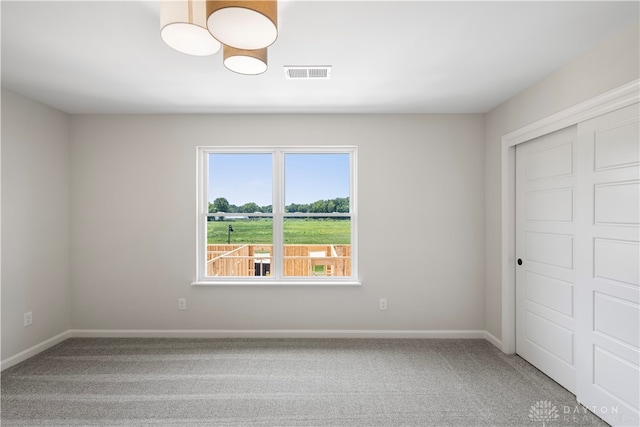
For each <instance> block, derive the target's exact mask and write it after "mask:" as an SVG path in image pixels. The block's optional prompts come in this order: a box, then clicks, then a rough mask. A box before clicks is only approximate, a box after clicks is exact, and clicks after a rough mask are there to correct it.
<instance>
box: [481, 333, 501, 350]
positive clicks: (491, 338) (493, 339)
mask: <svg viewBox="0 0 640 427" xmlns="http://www.w3.org/2000/svg"><path fill="white" fill-rule="evenodd" d="M483 332H484V339H485V340H487V341H489V342H490V343H491V344H493V345H495V346H496V347H498V348H499V349H500V350H502V351H504V349H503V348H502V341H501V340H499V339H498V338H496V337H495V335H493V334H491V333H489V332H487V331H483Z"/></svg>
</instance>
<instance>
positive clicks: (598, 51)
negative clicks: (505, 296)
mask: <svg viewBox="0 0 640 427" xmlns="http://www.w3.org/2000/svg"><path fill="white" fill-rule="evenodd" d="M639 40H640V27H638V25H634V26H632V27H630V28H628V29H627V30H625V31H623V32H621V33H620V34H618V35H617V36H615V37H613V38H612V39H610V40H608V41H606V42H605V43H603V44H602V45H600V46H598V47H597V48H595V49H593V50H591V51H590V52H588V53H586V54H584V55H583V56H581V57H579V58H577V59H576V60H574V61H572V62H570V63H569V64H567V65H566V66H564V67H562V68H560V69H559V70H557V71H555V72H554V73H552V74H551V75H549V76H548V77H547V78H545V79H544V80H542V81H541V82H539V83H537V84H535V85H534V86H532V87H530V88H529V89H527V90H525V91H524V92H522V93H520V94H519V95H517V96H515V97H513V98H511V99H510V100H508V101H507V102H505V103H503V104H502V105H500V106H498V107H497V108H495V109H494V110H493V111H491V112H489V113H488V114H486V120H485V171H486V176H485V182H486V200H485V207H486V212H485V216H486V244H485V253H486V264H485V286H486V289H485V312H486V319H485V326H486V329H487V331H488V332H489V333H491V334H493V335H494V336H496V337H498V338H500V337H501V335H502V325H501V321H502V317H501V306H502V299H501V286H502V284H501V252H502V246H501V240H502V234H501V224H502V220H503V218H502V216H501V179H502V177H501V140H502V136H503V135H505V134H507V133H509V132H511V131H513V130H516V129H519V128H521V127H523V126H525V125H527V124H530V123H533V122H535V121H537V120H539V119H542V118H544V117H547V116H550V115H552V114H554V113H557V112H559V111H562V110H564V109H566V108H568V107H570V106H573V105H575V104H578V103H580V102H582V101H586V100H588V99H590V98H593V97H594V96H596V95H599V94H601V93H604V92H607V91H609V90H611V89H614V88H616V87H618V86H621V85H623V84H625V83H628V82H630V81H633V80H635V79H637V78H638V76H639V75H640V73H639V64H640V55H639V52H640V46H639Z"/></svg>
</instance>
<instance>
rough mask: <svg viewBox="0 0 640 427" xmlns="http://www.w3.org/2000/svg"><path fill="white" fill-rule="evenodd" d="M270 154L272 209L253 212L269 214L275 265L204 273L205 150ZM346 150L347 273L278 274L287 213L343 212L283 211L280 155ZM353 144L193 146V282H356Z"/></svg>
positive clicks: (306, 214)
mask: <svg viewBox="0 0 640 427" xmlns="http://www.w3.org/2000/svg"><path fill="white" fill-rule="evenodd" d="M225 153H227V154H243V153H246V154H271V155H272V157H271V158H272V162H273V163H272V174H273V176H272V185H273V189H272V199H273V200H272V206H273V211H272V213H266V214H261V215H259V214H257V213H256V215H255V216H263V217H269V218H273V242H272V244H273V257H274V261H273V262H274V265H275V266H277V267H276V268H275V269H274V270H273V271H272V272H271V274H272V275H271V276H260V277H255V276H246V277H211V276H207V275H206V259H207V256H206V253H207V217H208V216H210V215H211V214H210V213H209V200H208V181H209V179H208V175H209V154H225ZM340 153H345V154H349V163H350V188H349V214H348V215H349V216H350V218H351V243H350V244H351V276H336V277H333V276H330V277H326V276H322V277H316V276H308V277H306V276H305V277H286V276H282V266H283V265H284V255H283V249H284V242H283V228H282V227H283V223H284V218H290V217H296V216H299V217H314V216H315V217H331V216H336V217H340V216H345V214H343V213H318V214H314V213H302V214H299V213H298V214H296V213H285V212H284V192H285V182H284V181H285V180H284V156H285V155H286V154H340ZM357 176H358V173H357V147H355V146H315V147H297V146H284V147H210V146H201V147H197V178H196V179H197V183H196V192H197V194H196V203H197V206H196V212H197V219H196V221H197V226H196V280H195V281H194V282H192V283H191V284H192V285H194V286H256V285H259V286H309V285H311V286H360V285H361V284H362V283H361V282H360V281H359V280H358V251H357V242H358V209H357V206H358V201H357Z"/></svg>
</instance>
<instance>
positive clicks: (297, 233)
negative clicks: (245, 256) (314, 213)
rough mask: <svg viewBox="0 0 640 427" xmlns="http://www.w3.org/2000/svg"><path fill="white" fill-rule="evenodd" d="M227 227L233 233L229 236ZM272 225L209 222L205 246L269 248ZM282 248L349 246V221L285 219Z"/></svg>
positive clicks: (254, 221) (257, 221) (267, 221)
mask: <svg viewBox="0 0 640 427" xmlns="http://www.w3.org/2000/svg"><path fill="white" fill-rule="evenodd" d="M229 226H231V228H232V229H233V232H231V233H229ZM272 235H273V221H272V220H271V219H266V218H252V219H233V220H224V221H209V222H208V223H207V242H208V243H209V244H225V243H227V239H229V238H230V242H231V243H232V244H233V243H236V244H237V243H253V244H272V243H273V239H272ZM284 240H285V241H284V243H285V244H334V245H348V244H350V242H351V221H350V220H348V219H335V218H287V219H285V221H284Z"/></svg>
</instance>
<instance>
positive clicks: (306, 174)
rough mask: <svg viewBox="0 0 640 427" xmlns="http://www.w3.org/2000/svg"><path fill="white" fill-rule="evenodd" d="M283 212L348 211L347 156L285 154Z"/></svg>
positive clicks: (338, 154)
mask: <svg viewBox="0 0 640 427" xmlns="http://www.w3.org/2000/svg"><path fill="white" fill-rule="evenodd" d="M284 165H285V170H284V176H285V186H284V188H285V190H284V192H285V212H303V213H306V212H312V213H332V212H342V213H348V212H349V189H350V171H349V168H350V165H349V154H348V153H331V154H286V155H285V162H284Z"/></svg>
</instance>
